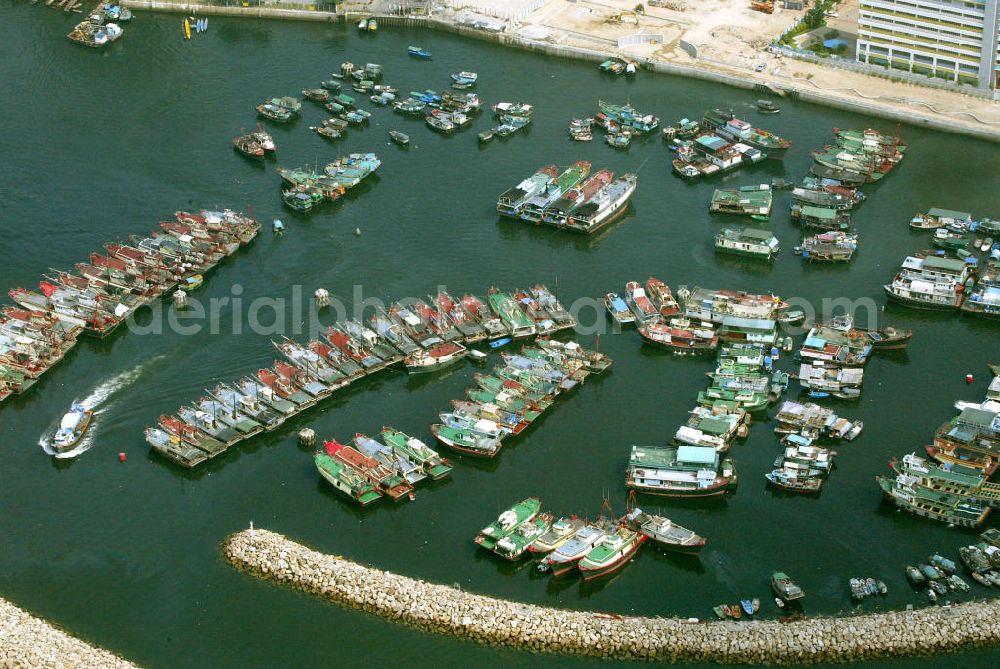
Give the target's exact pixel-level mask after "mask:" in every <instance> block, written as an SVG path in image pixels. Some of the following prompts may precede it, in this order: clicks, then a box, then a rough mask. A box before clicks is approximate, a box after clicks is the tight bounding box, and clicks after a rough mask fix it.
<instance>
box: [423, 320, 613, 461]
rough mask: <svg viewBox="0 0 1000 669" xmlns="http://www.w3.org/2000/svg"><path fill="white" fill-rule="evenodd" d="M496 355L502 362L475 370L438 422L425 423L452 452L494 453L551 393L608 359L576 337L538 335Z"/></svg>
mask: <svg viewBox="0 0 1000 669" xmlns="http://www.w3.org/2000/svg"><path fill="white" fill-rule="evenodd" d="M503 341H504V340H499V342H500V343H502V342H503ZM501 355H502V357H503V364H502V365H498V366H496V367H495V368H494V369H493V371H492V373H491V374H483V373H479V372H477V373H476V374H475V375H474V376H473V378H474V379H475V382H476V386H477V387H476V388H468V389H466V391H465V394H466V399H464V400H452V403H451V411H447V412H442V413H441V414H439V418H440V420H441V422H440V423H437V424H435V425H432V426H431V433H432V434H433V435H434V437H435V438H436V439H437V440H438V441H439V442H441V443H442V444H444V445H445V446H447V447H448V448H450V449H452V450H453V451H457V452H459V453H462V454H464V455H468V456H471V457H477V458H493V457H495V456H496V455H497V453H499V452H500V448H501V447H502V446H503V443H504V439H506V438H507V437H511V436H517V435H519V434H521V433H522V432H523V431H524V430H526V429H527V428H528V427H529V426H531V425H532V424H533V423H534V422H535V420H536V419H538V418H539V417H540V416H541V415H542V414H543V413H544V412H545V411H546V410H547V409H549V408H550V407H552V406H553V404H554V402H555V399H556V397H557V396H559V395H560V394H562V393H565V392H567V391H569V390H572V389H573V388H575V387H576V386H578V385H579V384H581V383H583V381H584V380H585V379H586V378H587V377H588V376H589V375H590V374H593V373H599V372H603V371H604V370H606V369H607V368H608V367H610V366H611V362H612V361H611V359H610V358H609V357H607V356H606V355H604V354H602V353H599V352H597V351H591V350H587V349H585V348H582V347H580V346H579V345H578V344H577V343H576V342H568V343H564V342H561V341H556V340H551V339H540V340H538V342H537V344H536V346H533V347H528V346H526V347H523V348H522V350H521V352H520V353H518V354H510V353H506V352H504V353H501Z"/></svg>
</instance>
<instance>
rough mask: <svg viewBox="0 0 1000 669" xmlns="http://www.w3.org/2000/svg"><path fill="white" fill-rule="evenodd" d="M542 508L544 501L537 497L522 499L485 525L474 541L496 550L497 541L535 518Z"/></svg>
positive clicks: (487, 548) (488, 548)
mask: <svg viewBox="0 0 1000 669" xmlns="http://www.w3.org/2000/svg"><path fill="white" fill-rule="evenodd" d="M541 509H542V501H541V500H540V499H538V498H537V497H529V498H527V499H525V500H522V501H520V502H518V503H517V504H515V505H514V506H512V507H510V508H509V509H507V510H506V511H504V512H503V513H501V514H500V515H499V516H498V517H497V519H496V520H494V521H493V522H492V523H490V524H489V525H487V526H486V527H484V528H483V529H482V531H480V532H479V534H477V535H476V538H475V539H474V541H475V542H476V543H477V544H479V545H480V546H482V547H483V548H485V549H486V550H490V551H491V550H494V548H495V547H496V545H497V542H499V541H500V540H501V539H503V538H504V537H508V536H510V535H511V534H513V533H514V532H515V531H516V530H517V528H518V527H520V526H521V525H523V524H524V523H528V522H531V521H532V520H534V519H535V517H536V516H537V515H538V512H539V511H541Z"/></svg>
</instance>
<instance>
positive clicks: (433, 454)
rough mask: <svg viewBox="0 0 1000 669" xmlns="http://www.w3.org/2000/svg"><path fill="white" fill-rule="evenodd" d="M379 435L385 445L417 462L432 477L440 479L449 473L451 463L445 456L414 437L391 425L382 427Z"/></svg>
mask: <svg viewBox="0 0 1000 669" xmlns="http://www.w3.org/2000/svg"><path fill="white" fill-rule="evenodd" d="M380 436H381V437H382V440H383V441H384V442H385V443H386V445H388V446H390V447H391V448H393V449H395V450H396V451H398V452H399V453H401V454H403V455H405V456H406V457H408V458H410V459H411V460H413V462H416V463H417V464H419V465H420V466H421V467H422V468H423V470H424V472H425V473H426V474H427V475H428V476H430V477H431V478H432V479H434V480H437V479H441V478H444V477H445V476H448V475H449V474H451V470H452V465H451V463H450V462H449V461H448V460H447V458H442V457H441V456H440V455H438V453H437V451H435V450H434V449H432V448H431V447H430V446H428V445H427V444H425V443H424V442H422V441H421V440H419V439H417V438H416V437H411V436H409V435H408V434H406V433H404V432H400V431H399V430H396V429H393V428H391V427H383V428H382V432H381V435H380Z"/></svg>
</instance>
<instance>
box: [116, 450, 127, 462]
mask: <svg viewBox="0 0 1000 669" xmlns="http://www.w3.org/2000/svg"><path fill="white" fill-rule="evenodd" d="M126 460H128V456H127V455H125V451H122V452H121V453H119V454H118V462H125V461H126Z"/></svg>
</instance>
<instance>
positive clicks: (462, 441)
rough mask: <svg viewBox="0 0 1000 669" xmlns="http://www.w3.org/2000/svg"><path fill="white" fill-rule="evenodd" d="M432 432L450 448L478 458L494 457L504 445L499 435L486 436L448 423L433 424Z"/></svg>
mask: <svg viewBox="0 0 1000 669" xmlns="http://www.w3.org/2000/svg"><path fill="white" fill-rule="evenodd" d="M494 424H495V423H494ZM431 433H432V434H433V435H434V438H435V439H437V440H438V441H440V442H441V443H442V444H444V445H445V446H447V447H448V448H450V449H452V450H455V451H458V452H460V453H464V454H466V455H470V456H472V457H476V458H492V457H494V456H496V454H497V453H499V452H500V448H501V446H502V445H503V443H502V442H501V440H500V436H499V435H497V436H486V435H484V434H481V433H478V432H474V431H472V430H462V429H458V428H453V427H449V426H447V425H431Z"/></svg>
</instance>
